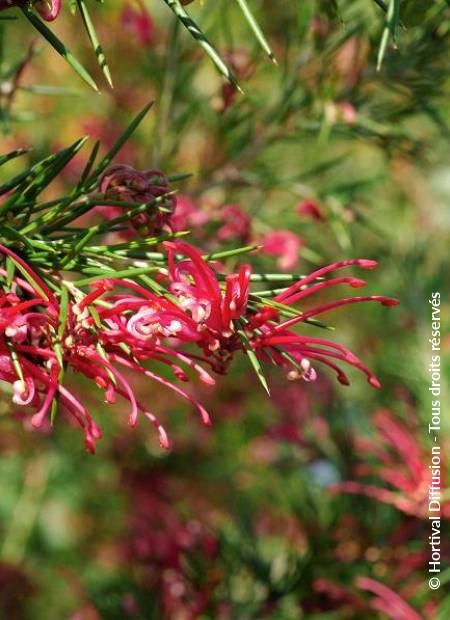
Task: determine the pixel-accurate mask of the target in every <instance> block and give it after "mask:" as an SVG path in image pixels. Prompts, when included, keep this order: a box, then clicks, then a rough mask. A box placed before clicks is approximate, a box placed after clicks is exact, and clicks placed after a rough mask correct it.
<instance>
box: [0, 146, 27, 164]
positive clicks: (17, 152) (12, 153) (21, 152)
mask: <svg viewBox="0 0 450 620" xmlns="http://www.w3.org/2000/svg"><path fill="white" fill-rule="evenodd" d="M30 150H31V149H16V150H15V151H10V152H9V153H5V155H0V166H3V164H6V162H8V161H11V159H15V158H16V157H20V156H21V155H24V154H25V153H29V152H30Z"/></svg>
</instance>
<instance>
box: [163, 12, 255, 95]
mask: <svg viewBox="0 0 450 620" xmlns="http://www.w3.org/2000/svg"><path fill="white" fill-rule="evenodd" d="M164 2H165V3H166V4H167V6H168V7H169V8H170V9H171V10H172V11H173V12H174V13H175V15H176V17H177V19H179V20H180V22H181V23H182V24H183V26H184V27H185V28H186V29H187V30H188V32H189V33H190V34H191V35H192V37H193V38H194V39H195V40H196V41H198V43H199V45H200V46H201V47H202V48H203V49H204V50H205V52H206V53H207V54H208V56H209V57H210V59H211V60H212V62H213V63H214V64H215V66H216V68H217V70H218V71H219V73H221V74H222V75H223V76H224V77H225V78H226V79H227V80H228V81H229V82H230V83H231V84H232V85H233V86H234V87H235V88H236V89H237V90H238V91H239V92H241V93H242V92H243V91H242V89H241V87H240V86H239V84H238V81H237V79H236V77H235V76H234V75H233V73H232V71H231V70H230V69H229V68H228V67H227V65H226V64H225V63H224V62H223V60H222V59H221V57H220V55H219V54H218V52H217V51H216V50H215V49H214V47H213V45H212V44H211V43H210V41H209V40H208V38H207V36H206V35H205V34H204V32H203V31H202V30H201V29H200V28H199V26H198V25H197V24H196V22H195V21H194V20H193V19H192V18H191V17H190V16H189V15H188V14H187V13H186V11H185V9H184V8H183V6H182V5H181V3H180V2H179V0H164Z"/></svg>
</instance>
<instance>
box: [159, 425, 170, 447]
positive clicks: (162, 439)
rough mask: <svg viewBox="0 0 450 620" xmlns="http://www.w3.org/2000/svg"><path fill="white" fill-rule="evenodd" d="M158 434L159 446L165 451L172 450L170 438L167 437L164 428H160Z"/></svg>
mask: <svg viewBox="0 0 450 620" xmlns="http://www.w3.org/2000/svg"><path fill="white" fill-rule="evenodd" d="M158 434H159V445H160V446H161V448H163V449H164V450H170V441H169V438H168V437H167V433H166V431H165V430H164V429H163V428H162V427H159V429H158Z"/></svg>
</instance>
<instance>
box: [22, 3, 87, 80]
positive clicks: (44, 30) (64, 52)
mask: <svg viewBox="0 0 450 620" xmlns="http://www.w3.org/2000/svg"><path fill="white" fill-rule="evenodd" d="M22 11H23V13H24V15H25V17H26V18H27V19H28V21H29V22H30V23H31V24H32V25H33V26H34V27H35V28H36V30H37V31H38V32H40V34H41V35H42V36H43V37H44V38H45V39H46V40H47V41H48V42H49V43H50V45H51V46H52V47H53V48H54V49H55V50H56V51H57V52H58V54H60V55H61V56H62V57H63V58H64V60H65V61H66V62H67V63H68V64H69V65H70V66H71V67H72V69H73V70H74V71H75V72H76V73H78V75H79V76H80V77H81V79H82V80H84V81H85V82H86V83H87V84H89V86H90V87H91V88H93V89H94V90H95V91H97V92H98V88H97V85H96V83H95V82H94V80H93V78H92V77H91V76H90V74H89V73H88V71H87V70H86V69H85V68H84V67H83V65H82V64H81V63H80V62H79V61H78V60H77V59H76V58H75V56H74V55H73V54H72V52H71V51H70V50H68V49H67V47H66V46H65V45H64V43H63V42H62V41H60V40H59V39H58V37H57V36H56V35H55V34H53V32H52V31H51V30H50V29H49V28H48V27H47V26H46V25H45V24H44V22H43V21H42V20H41V19H39V17H38V16H37V15H36V14H35V13H33V11H32V10H31V9H30V8H24V9H22Z"/></svg>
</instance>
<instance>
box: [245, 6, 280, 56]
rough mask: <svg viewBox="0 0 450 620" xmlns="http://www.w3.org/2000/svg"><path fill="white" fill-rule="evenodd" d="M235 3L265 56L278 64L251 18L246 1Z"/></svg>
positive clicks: (255, 22)
mask: <svg viewBox="0 0 450 620" xmlns="http://www.w3.org/2000/svg"><path fill="white" fill-rule="evenodd" d="M236 2H237V3H238V5H239V7H240V9H241V11H242V12H243V14H244V17H245V19H246V20H247V22H248V24H249V26H250V28H251V29H252V30H253V34H254V35H255V37H256V38H257V39H258V42H259V44H260V45H261V47H262V48H263V50H264V51H265V52H266V54H267V55H268V57H269V58H270V60H271V61H272V62H273V63H275V64H278V63H277V61H276V58H275V56H274V54H273V52H272V50H271V48H270V45H269V43H268V42H267V39H266V37H265V36H264V33H263V32H262V30H261V28H260V27H259V25H258V22H257V21H256V19H255V18H254V17H253V14H252V12H251V11H250V9H249V7H248V4H247V0H236Z"/></svg>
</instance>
